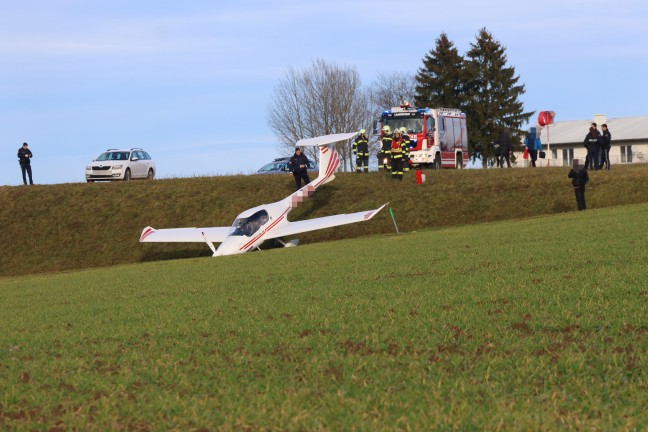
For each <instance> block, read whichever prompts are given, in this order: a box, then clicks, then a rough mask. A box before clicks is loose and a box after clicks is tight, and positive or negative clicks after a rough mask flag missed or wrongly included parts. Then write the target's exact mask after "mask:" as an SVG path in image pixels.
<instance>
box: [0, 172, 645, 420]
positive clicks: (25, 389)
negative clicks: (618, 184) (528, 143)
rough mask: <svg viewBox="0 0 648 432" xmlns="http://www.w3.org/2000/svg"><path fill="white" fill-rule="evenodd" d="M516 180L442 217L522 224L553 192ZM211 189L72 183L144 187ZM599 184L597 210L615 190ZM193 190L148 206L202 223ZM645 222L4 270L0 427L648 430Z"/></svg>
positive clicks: (534, 224)
mask: <svg viewBox="0 0 648 432" xmlns="http://www.w3.org/2000/svg"><path fill="white" fill-rule="evenodd" d="M538 171H540V170H538ZM441 174H442V175H443V176H444V177H443V178H446V179H453V180H454V179H456V178H461V179H462V181H463V180H464V179H466V180H471V179H473V178H475V177H473V176H477V174H473V173H472V172H466V173H441ZM542 174H544V172H543V173H542ZM560 174H561V176H560V179H559V180H560V182H559V183H558V180H556V188H555V189H557V185H558V184H560V185H561V186H563V185H564V183H565V180H566V179H565V178H563V176H562V174H563V173H562V172H560ZM518 175H525V176H531V178H536V177H534V176H538V175H541V174H540V173H536V172H533V173H529V172H521V171H520V172H507V173H499V172H488V174H486V175H485V177H484V178H485V179H487V180H489V179H491V178H506V179H515V180H516V181H515V182H514V183H515V184H516V185H517V186H516V187H519V188H520V196H517V197H516V198H514V197H509V198H506V199H505V198H504V197H501V198H498V199H497V201H496V202H494V200H495V198H494V197H493V196H492V195H488V194H486V193H485V192H484V191H487V190H488V187H484V188H481V189H480V190H482V192H483V193H481V194H478V195H470V196H469V197H463V198H456V199H455V202H456V203H457V204H456V205H457V206H458V207H461V206H462V205H465V204H462V203H464V202H466V201H468V202H471V203H475V202H479V201H480V200H483V201H484V202H489V203H490V204H491V205H490V206H489V207H485V208H484V210H483V211H484V212H491V213H489V214H490V215H491V217H492V218H493V219H498V218H501V217H500V216H501V211H502V210H501V209H500V210H494V209H493V207H496V208H497V206H496V205H495V204H496V203H497V204H498V205H499V206H504V203H507V202H509V201H511V200H512V201H517V206H512V205H510V206H506V209H507V210H508V211H511V209H513V208H523V209H526V210H527V211H528V212H529V215H530V214H533V213H531V212H532V211H533V209H536V210H537V209H538V204H534V202H537V201H542V200H543V199H542V197H543V194H544V193H546V192H543V190H542V189H541V188H539V190H538V191H536V192H534V193H533V195H534V197H533V200H531V199H529V196H530V195H531V192H530V191H529V190H528V189H527V187H526V186H527V185H525V186H524V187H522V185H520V183H521V182H522V180H520V179H518V178H517V177H515V176H518ZM615 175H616V173H615ZM455 176H456V177H455ZM482 176H484V174H483V173H482ZM619 176H620V177H622V176H623V175H622V174H619ZM601 178H603V176H601ZM524 179H525V183H526V182H527V181H526V179H527V177H525V178H524ZM343 180H344V181H347V179H343ZM353 180H355V179H352V178H349V179H348V181H353ZM254 181H256V180H254ZM267 181H272V180H271V179H267ZM344 181H341V182H340V183H342V184H344ZM376 181H377V180H376ZM210 182H216V180H211V179H195V180H187V181H183V182H178V183H175V181H170V182H169V183H166V182H155V183H152V184H145V183H141V184H132V185H105V186H103V187H102V188H95V187H93V186H90V187H88V188H87V189H86V188H85V187H81V186H69V187H70V189H71V190H75V191H77V190H83V191H85V190H93V191H102V190H104V191H109V192H110V193H111V194H112V193H114V192H113V191H114V190H120V191H123V193H124V194H126V195H128V193H132V194H135V195H136V196H138V197H139V196H141V195H143V193H142V192H137V191H140V190H147V191H156V190H157V188H158V187H163V186H167V185H174V186H177V187H178V188H179V187H180V186H182V185H187V188H188V189H187V190H193V187H189V186H195V185H204V184H211V183H210ZM454 182H456V186H458V185H460V184H461V183H460V182H459V181H457V180H454ZM593 182H594V185H596V187H594V188H592V189H593V190H592V191H591V194H590V197H591V201H590V202H591V203H592V205H593V206H594V207H595V206H596V205H597V204H595V203H597V199H599V198H597V190H598V191H601V190H606V187H611V186H610V185H609V184H608V183H604V182H603V181H602V180H599V178H598V175H597V174H595V175H594V179H593ZM214 184H216V183H214ZM495 184H496V183H495V182H493V183H489V185H490V187H494V185H495ZM502 184H504V182H502ZM388 187H391V184H389V185H388ZM428 187H429V188H430V189H433V188H435V187H437V188H441V186H440V185H436V184H435V183H432V184H431V185H429V186H428ZM499 187H500V186H498V188H499ZM511 187H513V186H511ZM77 188H78V189H77ZM140 188H142V189H140ZM471 188H474V186H472V187H471ZM202 189H203V188H198V192H197V193H198V194H199V196H198V198H202V199H199V200H198V202H199V203H200V204H195V203H194V204H191V205H189V204H188V203H189V202H192V197H191V196H190V194H189V193H188V192H186V193H178V195H177V196H175V197H173V199H169V200H167V201H166V202H157V201H156V200H150V201H149V203H150V205H152V206H153V205H154V208H152V209H148V210H147V211H153V210H158V211H160V210H162V209H170V210H166V211H167V212H174V211H178V210H176V209H177V208H178V207H191V206H196V205H201V206H204V207H201V209H202V210H203V212H202V214H195V215H189V216H187V215H185V214H182V213H181V212H179V211H178V216H177V217H178V218H179V219H180V218H184V219H183V220H187V221H189V220H195V221H203V220H204V219H206V218H209V217H214V218H215V217H216V215H219V214H220V213H221V211H222V210H223V209H224V208H225V207H226V206H230V205H233V204H225V203H219V202H213V203H212V204H213V206H211V207H210V206H207V205H206V204H204V201H207V198H210V197H211V196H210V195H209V193H210V192H209V191H208V192H205V191H203V190H202ZM278 189H280V188H278ZM421 189H422V190H425V189H424V188H421ZM330 190H331V191H332V192H331V194H330V195H326V194H321V195H324V198H326V199H333V198H334V197H338V196H339V195H336V194H337V193H338V192H335V193H333V191H335V190H334V189H333V188H331V189H330ZM462 190H465V189H462ZM389 191H390V193H393V192H391V191H392V190H391V189H389ZM284 192H285V191H284V190H283V189H282V190H278V191H276V194H277V195H283V193H284ZM553 192H554V193H553V194H555V193H557V192H556V190H554V191H553ZM31 193H36V192H35V191H34V192H31ZM79 193H80V192H79ZM151 193H152V192H151ZM159 193H160V192H154V193H153V194H154V195H155V194H159ZM250 193H251V194H252V193H253V191H252V190H251V189H250ZM598 193H601V192H598ZM553 194H549V193H547V195H551V196H553ZM68 195H69V194H68ZM321 195H320V199H322V197H321ZM72 196H75V197H76V195H75V194H72ZM360 196H361V195H360ZM433 196H434V194H433V193H430V195H429V196H428V197H429V198H430V203H431V204H432V208H433V209H438V208H439V207H437V205H438V204H435V201H434V200H433V199H432V198H433ZM459 196H462V194H459ZM489 196H490V197H491V199H489V198H488V197H489ZM571 198H572V197H571V195H570V194H569V193H565V195H564V197H563V196H562V195H559V196H558V197H556V198H555V199H554V198H552V203H556V202H558V203H560V202H562V201H561V200H562V199H564V205H565V206H567V205H569V204H571ZM271 199H274V196H272V197H270V198H269V200H271ZM375 199H376V198H373V200H375ZM441 199H442V198H441ZM373 200H370V201H373ZM106 202H108V203H109V204H112V205H113V206H114V205H115V203H116V202H117V203H118V204H119V206H118V207H117V208H114V207H113V208H112V209H111V211H112V212H113V213H114V214H112V216H110V217H108V216H104V218H105V219H103V221H104V222H109V221H112V220H113V218H115V219H117V218H118V217H117V214H116V213H120V212H124V213H126V214H125V216H126V217H138V215H139V212H140V211H142V209H140V208H138V207H137V206H133V208H132V210H129V207H128V206H127V205H126V203H127V202H130V200H129V198H128V196H127V197H126V198H124V203H123V204H121V202H118V201H114V200H110V199H109V200H106ZM345 202H346V201H345ZM348 202H349V206H350V204H351V200H350V199H349V201H348ZM524 203H527V205H524ZM172 204H174V205H172ZM360 205H361V206H366V202H365V201H363V203H361V204H360ZM545 206H548V207H543V208H549V209H551V208H553V206H555V204H545ZM107 207H108V208H111V206H110V205H108V206H107ZM395 207H396V208H397V209H398V208H399V207H398V206H395ZM446 207H447V209H448V211H450V212H454V211H455V210H453V206H451V205H449V203H448V204H447V205H446ZM98 208H101V207H98ZM191 208H193V207H191ZM354 209H357V208H354ZM435 211H438V210H435ZM163 213H164V212H163ZM399 213H400V214H408V213H407V212H406V211H404V210H401V211H400V212H398V211H397V214H399ZM84 214H85V213H84ZM164 214H165V216H164V217H169V218H170V217H172V215H173V214H172V213H164ZM451 214H454V213H451ZM647 216H648V204H640V205H633V206H625V207H614V208H608V209H595V210H592V211H587V212H581V213H576V212H574V213H568V214H562V215H554V216H548V217H538V218H534V219H532V220H520V221H506V222H498V223H489V224H481V225H471V226H463V227H454V228H445V229H438V230H426V231H421V232H417V233H408V234H405V235H400V236H397V235H395V234H391V235H386V236H373V237H367V238H362V239H350V240H345V241H339V242H330V243H318V244H311V245H305V246H300V247H299V248H294V249H281V250H273V251H264V252H260V253H253V254H245V255H238V256H232V257H221V258H218V259H211V258H195V259H186V260H176V261H165V262H150V263H144V264H136V265H124V266H115V267H111V268H107V269H95V270H85V271H80V272H74V273H64V274H55V275H32V276H25V277H7V278H3V279H0V389H2V391H1V392H0V429H8V430H34V429H37V430H39V429H43V430H44V429H50V428H51V429H50V430H109V429H112V430H216V429H224V430H230V429H235V430H239V429H240V430H267V429H276V430H352V429H354V428H356V429H359V430H627V431H632V430H646V428H648V412H647V411H646V406H648V371H647V369H646V364H647V360H648V337H647V335H648V321H647V320H648V308H647V301H648V291H647V288H646V287H647V286H648V266H647V262H648V249H647V248H646V242H647V235H646V229H645V227H646V225H645V224H646V220H647V219H648V218H647ZM97 217H99V216H97ZM407 217H414V216H407ZM407 217H406V216H404V217H403V219H406V218H407ZM507 217H511V215H507ZM387 222H389V223H390V221H388V220H387V221H382V222H380V224H379V226H378V227H377V229H383V225H387V226H388V225H389V224H388V223H387ZM452 222H453V223H459V222H465V217H463V216H462V217H461V220H459V221H452ZM70 223H72V224H73V223H79V222H78V221H77V222H74V221H73V222H70ZM153 223H156V221H153ZM131 225H132V224H131ZM366 225H369V224H365V226H366ZM403 225H405V224H403ZM365 226H363V229H366V228H365ZM128 229H131V228H128ZM132 229H133V230H135V227H134V226H132ZM549 231H550V232H551V234H552V235H544V233H547V232H549ZM130 235H135V236H136V235H137V232H136V231H135V232H133V233H129V236H130ZM127 238H129V237H127ZM113 239H114V237H113ZM135 246H136V245H135ZM123 247H124V248H126V247H128V248H130V247H131V245H130V244H127V245H124V246H123Z"/></svg>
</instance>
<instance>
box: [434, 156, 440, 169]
mask: <svg viewBox="0 0 648 432" xmlns="http://www.w3.org/2000/svg"><path fill="white" fill-rule="evenodd" d="M434 169H437V170H440V169H441V154H440V153H437V154H436V156H434Z"/></svg>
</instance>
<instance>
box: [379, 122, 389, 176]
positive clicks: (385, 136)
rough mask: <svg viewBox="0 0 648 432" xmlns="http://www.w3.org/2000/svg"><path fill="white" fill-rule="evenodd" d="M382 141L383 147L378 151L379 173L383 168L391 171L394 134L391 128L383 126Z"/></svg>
mask: <svg viewBox="0 0 648 432" xmlns="http://www.w3.org/2000/svg"><path fill="white" fill-rule="evenodd" d="M380 141H381V143H382V146H381V148H380V151H378V171H380V170H381V169H383V168H384V169H391V146H392V134H391V128H390V127H389V126H383V128H382V134H381V137H380Z"/></svg>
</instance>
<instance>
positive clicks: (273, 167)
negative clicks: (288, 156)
mask: <svg viewBox="0 0 648 432" xmlns="http://www.w3.org/2000/svg"><path fill="white" fill-rule="evenodd" d="M286 164H287V162H272V163H269V164H267V165H264V166H263V167H261V169H260V170H259V171H258V172H270V171H281V170H284V169H285V168H286Z"/></svg>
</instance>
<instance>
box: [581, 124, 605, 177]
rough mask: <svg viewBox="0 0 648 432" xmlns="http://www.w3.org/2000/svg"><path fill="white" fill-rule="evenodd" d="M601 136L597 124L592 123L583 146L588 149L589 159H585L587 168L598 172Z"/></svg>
mask: <svg viewBox="0 0 648 432" xmlns="http://www.w3.org/2000/svg"><path fill="white" fill-rule="evenodd" d="M600 139H601V134H600V133H599V131H598V130H597V129H596V123H592V126H590V129H589V132H588V133H587V135H585V139H584V140H583V145H584V146H585V148H586V149H587V157H586V158H585V168H586V169H588V168H589V169H593V170H597V169H598V168H599V166H598V153H599V140H600Z"/></svg>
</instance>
